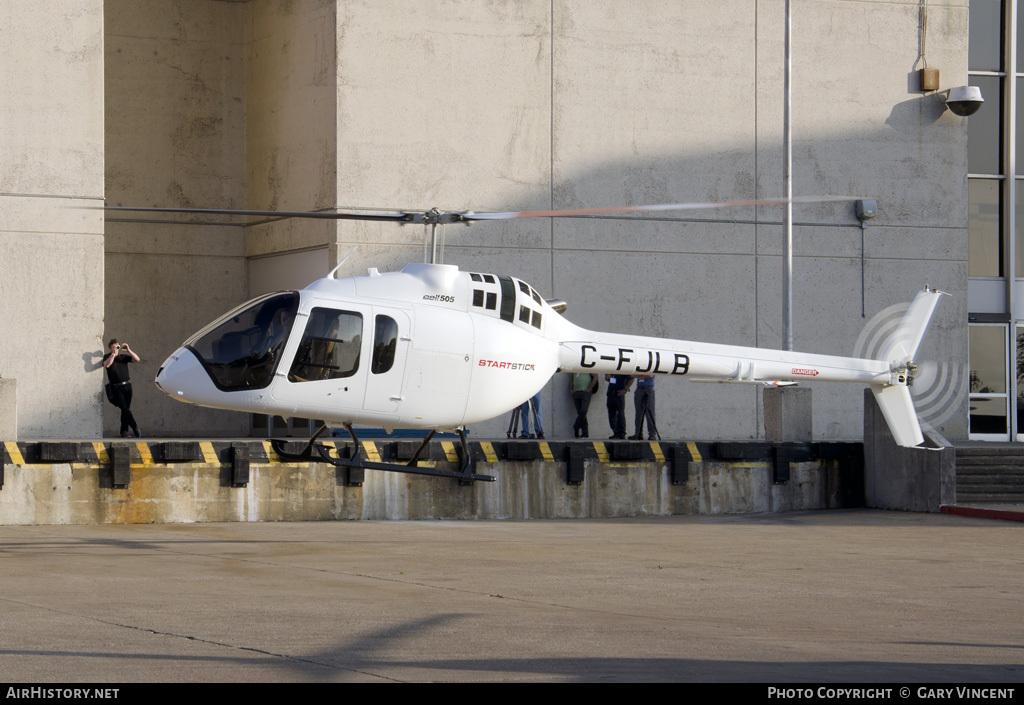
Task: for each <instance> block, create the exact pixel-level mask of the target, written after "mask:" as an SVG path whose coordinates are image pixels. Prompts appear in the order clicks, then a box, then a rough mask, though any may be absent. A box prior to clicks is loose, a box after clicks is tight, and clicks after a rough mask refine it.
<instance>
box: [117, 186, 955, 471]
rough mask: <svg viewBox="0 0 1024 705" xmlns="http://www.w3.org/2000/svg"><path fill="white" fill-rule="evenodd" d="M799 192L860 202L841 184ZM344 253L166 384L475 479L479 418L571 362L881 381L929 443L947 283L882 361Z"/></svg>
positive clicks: (912, 313)
mask: <svg viewBox="0 0 1024 705" xmlns="http://www.w3.org/2000/svg"><path fill="white" fill-rule="evenodd" d="M792 200H793V201H795V202H803V201H821V200H852V199H846V198H837V197H813V198H806V199H792ZM780 203H785V201H781V200H761V201H733V202H726V203H714V204H670V205H655V206H632V207H626V208H609V209H592V210H574V211H545V212H513V213H440V212H438V211H436V210H434V211H430V212H428V213H425V214H412V213H375V214H367V213H359V212H342V213H338V212H333V213H314V214H310V213H281V212H275V211H212V210H203V211H197V210H196V209H150V208H146V209H142V208H116V207H114V208H109V210H147V211H153V210H159V211H161V212H168V213H183V212H184V213H196V212H202V213H226V214H243V215H263V216H279V217H280V216H283V217H288V216H301V217H333V218H340V219H373V220H392V221H395V222H400V223H411V222H422V223H426V224H429V225H433V226H436V225H437V224H438V223H449V222H466V223H468V222H472V221H474V220H496V219H505V218H523V217H555V216H565V215H593V214H599V213H621V212H636V211H645V210H646V211H650V210H680V209H693V208H712V207H723V206H736V205H774V204H780ZM343 264H344V262H342V263H341V264H339V265H338V267H336V268H335V269H334V270H333V271H332V272H331V273H330V274H328V275H327V276H326V277H325V278H323V279H319V280H317V281H315V282H313V283H312V284H310V285H309V286H308V287H306V288H305V289H302V290H299V291H289V292H281V293H274V294H267V295H264V296H260V297H258V298H256V299H253V300H251V301H248V302H246V303H244V304H242V305H241V306H238V307H237V308H235V309H233V310H232V311H229V312H228V313H226V314H224V315H223V316H221V317H220V318H218V319H217V320H215V321H213V322H212V323H210V324H209V325H207V326H206V327H205V328H203V329H202V330H200V331H199V332H197V333H195V334H194V335H193V336H192V337H190V338H189V339H188V340H186V341H185V342H184V343H183V344H182V346H181V347H180V348H178V349H177V350H176V351H175V352H174V353H172V354H171V356H170V357H168V358H167V360H166V361H165V362H164V363H163V365H162V366H161V367H160V370H159V372H158V373H157V377H156V384H157V386H158V387H159V388H160V389H161V390H162V391H164V392H165V393H166V394H168V395H170V396H171V397H173V398H174V399H177V400H179V401H182V402H188V403H193V404H199V405H201V406H208V407H213V408H219V409H229V410H236V411H244V412H251V413H257V414H274V415H279V416H285V417H287V416H297V417H306V418H316V419H321V420H323V422H324V425H323V426H322V427H321V428H320V429H319V430H318V431H317V432H316V434H315V435H314V436H313V438H312V439H311V440H310V441H309V444H308V445H307V446H306V448H305V450H303V451H302V452H301V453H289V452H288V451H287V450H285V448H284V447H283V446H282V445H281V443H280V442H275V444H274V447H275V450H276V451H277V452H278V453H279V454H281V455H283V456H285V457H289V458H296V459H316V458H314V457H313V455H312V453H313V451H314V450H316V452H317V453H318V454H319V456H320V457H319V460H323V461H326V462H330V463H333V464H335V465H341V466H357V467H364V468H373V469H383V470H398V471H402V472H414V473H421V474H428V475H441V476H449V477H457V478H460V479H463V480H474V479H479V480H492V479H493V478H492V477H489V476H486V475H477V474H475V473H473V471H472V463H471V460H470V455H469V452H468V448H467V446H466V439H465V433H464V429H465V427H466V426H467V425H469V424H472V423H477V422H480V421H485V420H487V419H490V418H494V417H495V416H498V415H500V414H503V413H506V412H508V411H510V410H512V409H515V408H516V407H518V406H520V405H521V404H522V403H523V402H525V401H526V400H528V399H529V398H530V397H532V396H533V395H534V394H535V393H536V392H537V391H539V390H540V389H541V388H542V387H543V386H544V385H545V384H546V383H547V381H548V380H549V379H550V378H551V376H552V375H553V374H554V373H555V372H558V371H562V372H589V373H597V374H600V373H621V374H655V375H666V376H676V377H685V378H691V379H699V380H717V381H724V382H760V383H766V384H780V383H781V384H786V383H795V382H800V381H808V380H817V381H829V382H856V383H861V384H867V385H869V386H870V388H871V391H872V392H873V394H874V396H875V399H876V400H877V401H878V404H879V406H880V407H881V410H882V413H883V415H884V417H885V419H886V422H887V423H888V425H889V428H890V429H891V431H892V434H893V437H894V438H895V440H896V442H897V443H898V444H899V445H901V446H907V447H913V446H917V445H920V444H921V443H922V442H923V440H924V439H923V436H922V433H921V428H920V425H919V423H918V419H917V415H916V413H915V411H914V407H913V402H912V400H911V396H910V391H909V386H910V385H911V384H912V382H913V375H914V371H915V369H916V368H915V364H914V359H915V356H916V354H917V350H918V348H919V346H920V344H921V341H922V339H923V338H924V335H925V332H926V331H927V328H928V325H929V323H930V321H931V318H932V315H933V313H934V311H935V308H936V306H937V305H938V301H939V298H940V296H941V294H942V292H939V291H937V290H933V289H929V288H927V287H926V288H925V290H924V291H922V292H920V293H918V295H917V296H916V298H915V299H914V301H913V303H912V304H911V305H910V308H909V309H908V311H907V313H906V314H905V316H904V317H903V320H902V322H901V324H900V325H899V326H898V328H897V329H896V330H895V331H894V332H893V333H892V334H891V336H890V337H889V339H888V340H887V341H886V342H885V344H884V345H883V346H882V353H881V355H880V357H879V359H875V360H870V359H861V358H854V357H838V356H832V355H815V354H807V353H798V352H789V351H782V350H769V349H763V348H754V347H742V346H733V345H717V344H711V343H700V342H692V341H685V340H671V339H663V338H651V337H643V336H634V335H620V334H616V333H604V332H598V331H591V330H586V329H584V328H581V327H579V326H576V325H574V324H573V323H571V322H570V321H568V320H567V319H566V318H564V317H563V316H562V315H561V314H562V312H564V310H565V304H564V303H563V302H561V301H554V300H552V301H546V300H544V298H542V297H541V295H540V294H539V293H538V292H537V290H536V289H535V288H534V287H532V286H531V285H530V284H528V283H527V282H525V281H523V280H521V279H517V278H515V277H511V276H503V275H495V274H490V273H484V272H463V271H460V270H459V268H458V267H456V266H454V265H446V264H410V265H407V266H406V267H405V268H404V269H402V270H401V271H399V272H390V273H381V272H378V271H377V270H376V269H375V268H371V269H370V270H369V271H368V273H367V274H365V275H363V276H355V277H346V278H341V279H339V278H336V276H335V275H336V273H337V271H338V270H339V269H340V268H341V266H342V265H343ZM357 423H358V424H369V425H373V426H379V427H383V428H385V429H387V430H391V429H394V428H397V427H400V428H414V429H429V431H430V433H429V434H428V435H427V437H426V438H425V440H424V441H423V443H422V444H421V446H420V449H419V450H418V451H417V452H416V454H415V455H414V457H413V459H412V460H410V461H409V463H408V464H407V465H396V464H393V463H378V462H372V461H369V460H365V459H363V458H361V457H360V456H359V448H360V444H359V442H358V438H357V437H356V434H355V431H354V430H353V424H357ZM337 427H342V428H345V429H346V430H347V431H348V433H349V434H350V436H351V437H352V440H353V442H354V444H355V448H356V457H354V458H352V459H338V458H332V457H330V456H329V453H328V452H327V451H325V450H324V448H323V447H322V446H320V445H317V444H316V440H317V438H318V437H319V435H320V434H321V433H323V432H324V431H325V430H326V429H328V428H337ZM436 431H455V432H456V433H458V435H459V438H460V440H461V446H462V458H463V468H462V470H461V471H460V472H447V471H443V470H439V469H434V468H426V467H422V468H421V467H418V466H417V459H418V457H419V455H420V453H421V452H422V450H423V449H424V448H425V447H426V445H427V443H428V442H429V441H430V439H431V438H432V437H433V435H434V433H435V432H436Z"/></svg>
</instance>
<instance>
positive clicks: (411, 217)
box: [103, 206, 423, 223]
mask: <svg viewBox="0 0 1024 705" xmlns="http://www.w3.org/2000/svg"><path fill="white" fill-rule="evenodd" d="M103 210H107V211H120V212H132V213H188V214H197V215H239V216H262V217H266V218H321V219H324V220H379V221H390V222H395V223H413V222H416V221H417V219H419V218H422V217H423V214H422V213H404V212H398V213H374V212H371V211H259V210H232V209H229V208H148V207H143V206H104V208H103Z"/></svg>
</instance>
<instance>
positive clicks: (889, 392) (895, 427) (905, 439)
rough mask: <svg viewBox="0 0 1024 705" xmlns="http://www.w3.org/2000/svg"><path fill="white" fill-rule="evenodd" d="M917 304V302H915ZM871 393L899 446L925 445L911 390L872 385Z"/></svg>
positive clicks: (896, 385) (895, 386) (898, 385)
mask: <svg viewBox="0 0 1024 705" xmlns="http://www.w3.org/2000/svg"><path fill="white" fill-rule="evenodd" d="M915 302H916V300H915ZM871 392H872V393H873V394H874V395H875V401H877V402H878V407H879V408H880V409H881V410H882V416H884V417H885V422H886V423H887V424H889V430H890V431H892V437H893V439H894V440H895V441H896V443H897V445H901V446H904V447H905V448H913V447H914V446H919V445H921V444H922V443H924V434H922V433H921V424H920V423H918V421H917V412H916V411H914V402H913V401H912V400H911V398H910V389H908V388H907V387H906V386H904V385H902V384H893V385H881V384H872V385H871Z"/></svg>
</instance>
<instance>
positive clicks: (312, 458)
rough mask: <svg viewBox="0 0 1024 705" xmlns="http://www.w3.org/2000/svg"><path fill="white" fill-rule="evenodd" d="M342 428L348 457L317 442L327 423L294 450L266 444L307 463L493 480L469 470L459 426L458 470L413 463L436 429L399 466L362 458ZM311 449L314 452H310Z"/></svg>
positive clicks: (286, 456) (276, 443)
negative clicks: (350, 449) (349, 446)
mask: <svg viewBox="0 0 1024 705" xmlns="http://www.w3.org/2000/svg"><path fill="white" fill-rule="evenodd" d="M344 426H345V430H346V431H348V434H349V436H351V437H352V443H353V445H354V446H355V450H354V451H353V453H352V457H351V458H332V457H331V455H330V450H329V449H328V448H326V447H325V446H324V445H322V444H319V443H317V442H316V441H317V438H319V437H320V435H321V434H322V433H323V432H324V431H326V430H327V426H326V425H324V426H321V427H320V428H318V429H317V431H316V433H314V434H313V437H312V438H310V439H309V443H307V444H306V447H305V448H303V449H302V450H301V451H299V452H298V453H293V452H291V451H288V450H285V448H284V443H285V441H282V440H279V439H271V441H270V445H271V447H272V448H273V449H274V452H275V453H277V454H278V455H279V456H280V457H282V458H284V459H286V460H292V461H301V462H310V463H329V464H331V465H334V466H335V467H339V468H363V469H370V470H386V471H389V472H404V473H408V474H411V475H432V476H434V477H451V478H454V479H456V480H459V481H461V482H464V483H471V482H473V481H474V480H483V481H486V482H494V479H495V478H494V477H493V476H491V475H478V474H476V473H475V472H473V466H474V462H473V457H472V455H471V454H470V452H469V445H468V444H467V443H466V434H465V432H463V431H462V429H458V430H457V431H456V432H457V433H458V434H459V445H460V447H461V450H462V469H461V471H459V472H453V471H451V470H438V469H436V468H421V467H419V466H418V465H417V463H418V461H419V458H420V455H421V454H422V453H423V451H424V450H425V449H426V448H427V447H428V446H429V445H430V440H431V439H432V438H433V437H434V434H435V433H436V431H431V432H430V433H428V434H427V436H426V438H424V439H423V442H422V443H420V446H419V448H417V449H416V452H415V453H414V454H413V456H412V458H411V459H410V460H409V462H408V463H406V464H404V465H400V464H398V463H383V462H377V461H374V460H369V459H366V458H364V457H363V454H362V443H360V441H359V438H358V437H357V436H356V432H355V430H354V429H353V428H352V425H351V424H345V425H344ZM314 451H316V454H315V455H314Z"/></svg>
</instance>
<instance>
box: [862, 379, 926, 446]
mask: <svg viewBox="0 0 1024 705" xmlns="http://www.w3.org/2000/svg"><path fill="white" fill-rule="evenodd" d="M871 393H872V394H874V395H875V401H877V402H878V408H880V409H881V410H882V416H884V417H885V422H886V423H887V424H889V430H890V431H892V437H893V440H895V441H896V443H897V444H898V445H901V446H904V447H906V448H913V447H914V446H919V445H921V444H922V443H924V434H922V433H921V424H920V423H918V420H917V412H916V411H914V402H913V400H911V398H910V389H909V388H908V387H906V386H905V385H902V384H889V385H882V384H872V385H871Z"/></svg>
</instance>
